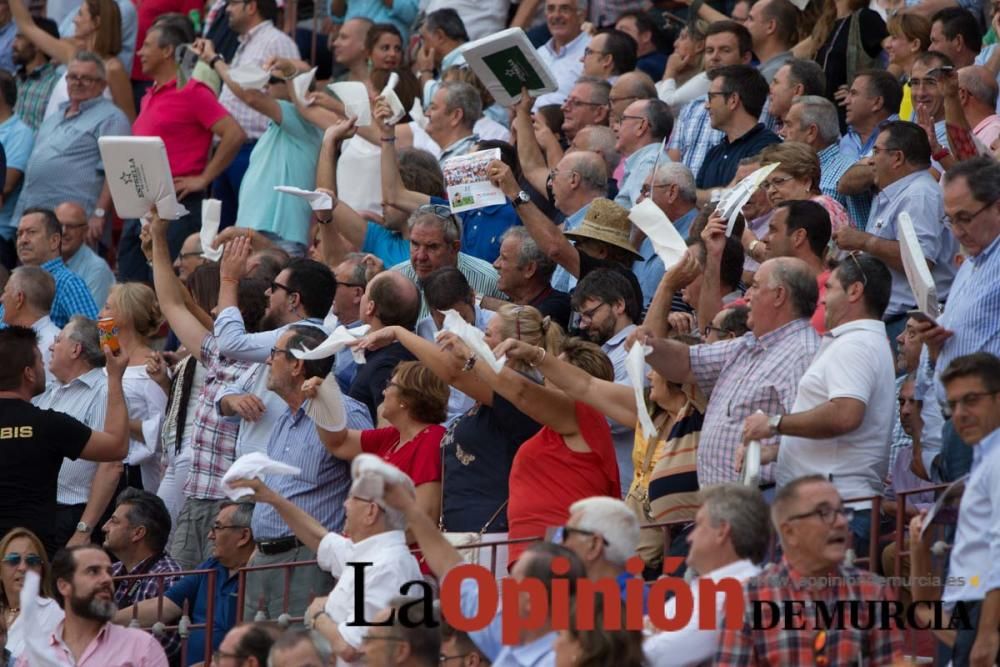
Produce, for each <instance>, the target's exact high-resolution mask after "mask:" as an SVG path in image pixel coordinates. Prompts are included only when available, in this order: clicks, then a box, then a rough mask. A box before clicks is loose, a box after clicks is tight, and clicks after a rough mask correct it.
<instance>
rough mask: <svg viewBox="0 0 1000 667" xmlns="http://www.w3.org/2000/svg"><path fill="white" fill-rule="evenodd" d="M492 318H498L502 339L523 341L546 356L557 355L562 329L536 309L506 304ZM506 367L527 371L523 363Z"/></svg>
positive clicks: (509, 363)
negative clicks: (537, 348) (542, 351)
mask: <svg viewBox="0 0 1000 667" xmlns="http://www.w3.org/2000/svg"><path fill="white" fill-rule="evenodd" d="M494 317H497V318H499V322H500V337H501V338H502V339H504V340H506V339H508V338H513V339H515V340H523V341H524V342H525V343H528V344H529V345H534V346H536V347H543V348H545V352H546V354H555V355H558V354H559V350H560V348H561V347H562V342H563V337H564V335H563V330H562V327H560V326H559V325H558V324H556V323H555V322H553V321H552V319H551V318H549V317H542V314H541V313H540V312H539V311H538V309H537V308H535V307H533V306H518V305H515V304H512V303H508V304H505V305H503V306H501V307H500V309H499V310H497V313H496V315H494ZM508 365H510V366H511V367H512V368H513V369H515V370H520V371H525V370H527V369H528V365H527V364H526V363H525V362H523V361H516V362H515V361H508Z"/></svg>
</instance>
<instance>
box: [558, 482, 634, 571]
mask: <svg viewBox="0 0 1000 667" xmlns="http://www.w3.org/2000/svg"><path fill="white" fill-rule="evenodd" d="M577 512H579V513H580V521H579V523H578V524H577V526H578V527H579V528H581V529H583V530H589V531H591V532H593V533H596V534H598V535H600V536H601V537H603V538H604V540H605V541H606V543H607V546H606V547H604V557H605V558H607V560H608V561H609V562H611V563H614V564H615V565H625V561H627V560H628V559H629V558H630V557H631V556H632V555H633V554H635V550H636V549H637V548H638V546H639V519H638V517H636V515H635V512H633V511H632V510H631V509H630V508H629V506H628V505H626V504H625V503H624V502H622V501H621V500H618V499H617V498H609V497H607V496H594V497H592V498H584V499H583V500H578V501H576V502H575V503H573V504H572V505H570V506H569V513H570V515H573V514H576V513H577Z"/></svg>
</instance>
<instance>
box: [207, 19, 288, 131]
mask: <svg viewBox="0 0 1000 667" xmlns="http://www.w3.org/2000/svg"><path fill="white" fill-rule="evenodd" d="M194 51H195V52H196V53H197V54H198V56H199V57H200V58H201V59H202V61H204V62H205V63H206V64H207V65H208V66H209V67H211V68H212V69H213V70H214V71H215V73H216V74H218V75H219V78H220V79H222V83H224V84H225V85H226V87H227V88H229V90H230V91H232V93H233V95H235V96H236V98H237V99H238V100H239V101H241V102H243V103H244V104H246V105H247V106H248V107H250V108H251V109H253V110H254V111H256V112H258V113H261V114H264V115H265V116H267V117H268V118H269V119H270V120H272V121H274V122H275V123H278V124H280V123H281V105H280V104H278V101H277V100H275V99H274V98H273V97H271V96H270V95H268V94H267V93H265V92H263V91H260V90H253V89H250V88H244V87H242V86H241V85H240V84H238V83H236V82H235V81H233V79H232V78H231V77H230V76H229V65H227V64H226V61H225V60H222V59H221V58H220V59H218V60H216V58H215V56H216V53H215V46H214V45H213V44H212V42H211V40H208V39H197V40H195V43H194ZM213 60H214V61H215V62H214V63H213V62H212V61H213Z"/></svg>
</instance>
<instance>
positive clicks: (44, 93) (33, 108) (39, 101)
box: [14, 62, 59, 132]
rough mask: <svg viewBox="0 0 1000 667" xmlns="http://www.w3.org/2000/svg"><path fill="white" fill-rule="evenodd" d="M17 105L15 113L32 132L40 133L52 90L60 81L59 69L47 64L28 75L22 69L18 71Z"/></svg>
mask: <svg viewBox="0 0 1000 667" xmlns="http://www.w3.org/2000/svg"><path fill="white" fill-rule="evenodd" d="M16 78H17V104H16V105H15V106H14V111H16V112H17V115H18V116H20V117H21V120H23V121H24V122H25V123H27V124H28V125H29V126H30V127H31V129H32V130H35V131H36V132H37V131H38V128H39V127H40V126H41V124H42V121H43V120H44V119H45V108H46V107H47V106H48V104H49V97H51V96H52V89H53V88H55V87H56V82H58V81H59V68H58V67H57V66H56V65H55V63H52V62H47V63H45V64H44V65H42V66H41V67H39V68H38V69H36V70H34V71H33V72H31V74H28V73H27V72H25V71H24V68H23V67H22V68H21V69H19V70H18V71H17V77H16Z"/></svg>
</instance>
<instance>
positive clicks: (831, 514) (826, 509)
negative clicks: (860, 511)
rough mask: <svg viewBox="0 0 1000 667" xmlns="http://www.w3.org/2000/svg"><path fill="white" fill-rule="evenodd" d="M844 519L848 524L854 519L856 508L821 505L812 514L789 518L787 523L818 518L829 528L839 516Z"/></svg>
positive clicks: (796, 515) (806, 513)
mask: <svg viewBox="0 0 1000 667" xmlns="http://www.w3.org/2000/svg"><path fill="white" fill-rule="evenodd" d="M838 514H839V515H840V516H842V517H844V519H845V520H847V521H848V522H850V521H851V519H853V518H854V508H853V507H830V506H829V505H820V506H819V507H817V508H816V509H814V510H812V511H811V512H805V513H803V514H795V515H793V516H790V517H788V519H787V521H798V520H799V519H808V518H810V517H814V516H818V517H819V518H820V520H821V521H822V522H823V523H825V524H826V525H828V526H832V525H833V522H834V520H835V519H836V517H837V515H838Z"/></svg>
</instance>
